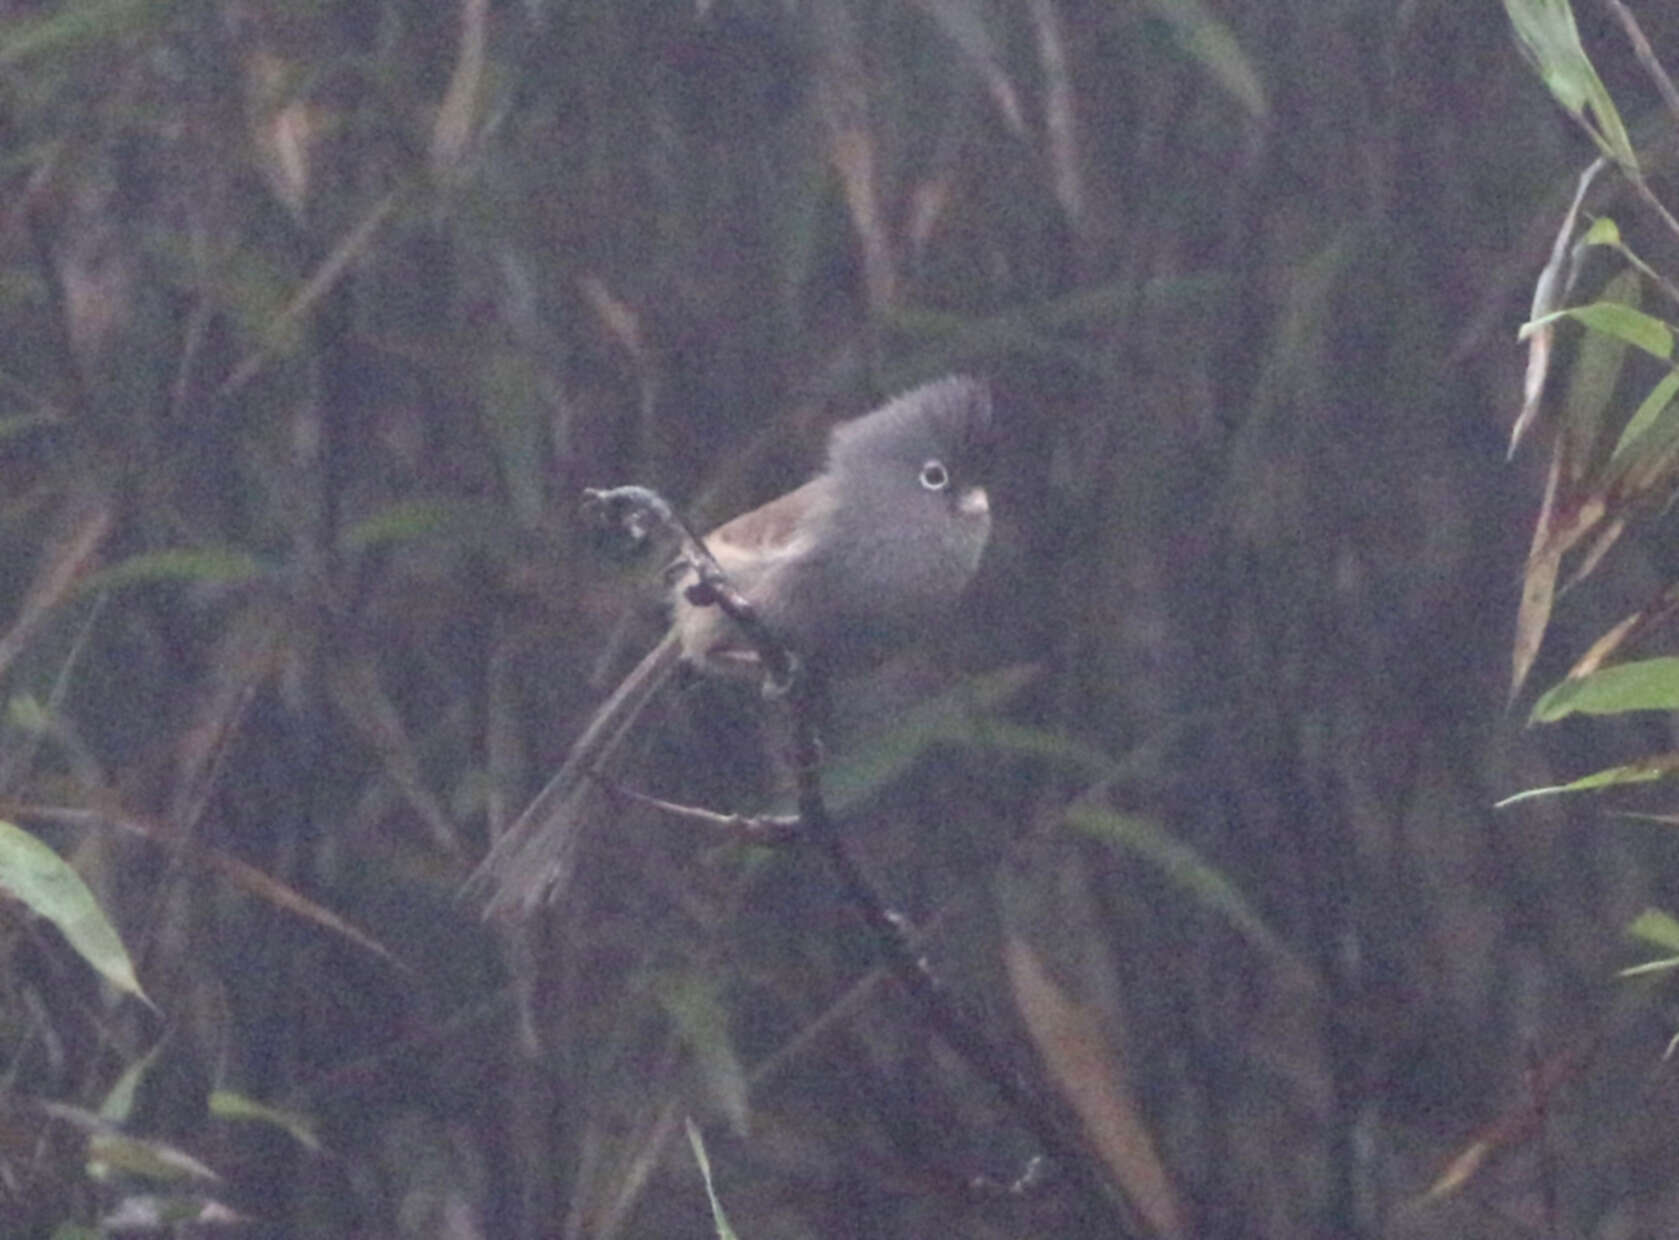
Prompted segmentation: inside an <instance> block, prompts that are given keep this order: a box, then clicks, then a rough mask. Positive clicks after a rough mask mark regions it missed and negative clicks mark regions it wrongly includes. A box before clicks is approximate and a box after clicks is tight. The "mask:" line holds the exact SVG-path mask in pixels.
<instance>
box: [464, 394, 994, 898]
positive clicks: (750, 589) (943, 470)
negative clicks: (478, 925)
mask: <svg viewBox="0 0 1679 1240" xmlns="http://www.w3.org/2000/svg"><path fill="white" fill-rule="evenodd" d="M993 443H994V417H993V409H992V396H991V389H990V386H989V384H988V383H986V382H985V381H984V380H981V379H977V378H974V377H971V376H966V375H951V376H947V377H945V378H941V379H937V380H934V381H932V382H929V383H925V384H923V385H921V386H919V387H916V388H913V389H911V390H909V391H907V392H904V393H902V394H901V395H898V396H896V397H894V398H893V399H891V400H888V401H887V402H886V403H884V404H883V405H881V406H880V407H878V408H876V409H874V410H873V411H872V412H870V413H867V414H864V415H863V416H861V417H858V418H855V419H853V420H851V421H848V422H843V423H840V424H839V425H837V426H836V427H834V429H833V430H832V431H831V432H830V434H829V438H828V445H827V455H826V461H825V464H824V467H823V468H822V470H821V471H820V472H818V473H817V474H816V475H815V476H814V477H812V478H811V479H810V480H809V481H807V482H805V483H804V484H803V485H802V486H799V487H797V488H795V489H794V490H792V491H789V492H787V493H786V494H784V495H781V496H779V497H777V498H776V499H772V500H770V501H769V502H768V503H766V504H764V505H762V506H761V507H758V508H755V509H752V510H751V511H749V512H746V513H743V514H741V515H740V516H737V517H735V518H733V519H732V520H729V521H727V522H725V523H724V524H722V525H720V526H718V527H717V528H716V529H714V530H712V531H711V532H710V533H709V534H707V535H706V536H705V537H704V543H705V546H706V549H707V550H708V551H709V552H710V553H711V555H712V557H713V558H714V559H715V560H716V562H717V565H718V566H719V567H720V568H721V569H722V571H723V573H724V575H725V576H726V577H727V579H728V581H729V583H730V584H731V585H732V586H733V587H734V589H735V590H736V591H738V592H739V593H740V595H741V596H743V597H744V598H745V599H746V601H747V602H749V603H750V604H751V605H752V607H753V610H754V611H755V612H756V614H757V616H758V619H759V621H760V622H761V623H762V624H763V626H764V628H765V630H766V631H767V632H768V633H769V635H771V636H772V637H773V638H774V639H775V640H776V641H777V642H779V643H781V644H783V645H784V646H785V647H786V649H787V650H788V651H789V652H790V653H791V654H792V655H793V656H794V657H795V658H796V659H797V660H799V661H800V663H801V664H803V665H805V673H806V674H818V675H821V676H823V677H824V678H828V677H833V678H845V677H848V676H855V675H859V674H862V673H865V672H867V671H869V670H870V669H872V668H874V667H876V666H878V665H879V664H880V663H882V662H883V661H885V660H886V659H887V658H889V657H890V656H891V655H893V654H894V653H896V652H897V651H899V650H901V649H903V648H904V647H906V646H908V645H910V644H913V643H914V642H915V641H916V640H917V639H918V638H920V637H922V636H923V635H924V634H925V633H926V632H927V631H928V628H929V626H931V625H935V624H937V623H939V622H940V621H942V620H945V619H948V618H949V617H950V616H951V614H952V613H953V612H954V611H955V610H956V608H957V606H958V604H959V602H960V599H961V597H962V594H963V591H964V589H965V587H966V586H967V585H968V583H969V582H970V581H971V580H972V579H973V577H974V575H975V574H976V573H977V571H978V569H979V565H980V561H981V558H982V557H983V555H984V552H985V548H986V545H987V543H988V542H989V540H990V535H991V504H990V497H989V493H988V491H987V490H986V487H985V484H984V478H983V476H982V475H983V474H984V473H985V472H986V467H987V464H988V460H989V457H990V448H991V446H992V445H993ZM670 576H671V580H672V586H671V613H672V621H671V624H670V627H669V629H668V630H667V632H666V633H665V635H664V637H663V638H661V639H660V641H659V642H658V644H657V645H655V646H654V647H653V648H652V649H651V650H650V651H649V652H648V653H647V654H646V656H644V657H643V658H642V660H641V661H640V662H639V663H638V664H637V665H636V667H635V668H634V670H632V671H631V672H630V673H629V675H627V676H626V677H625V678H624V680H623V681H622V682H621V683H620V684H619V686H618V687H617V688H616V689H615V690H614V691H613V692H612V693H611V694H610V695H609V696H608V697H607V699H606V701H605V702H604V703H603V704H602V705H601V706H600V707H599V708H597V710H596V711H595V713H594V715H593V717H592V718H591V719H590V721H589V723H588V725H587V726H586V727H585V728H584V729H583V731H582V733H581V734H580V735H579V736H578V738H577V740H576V741H575V742H574V743H573V745H572V747H571V750H570V752H569V754H568V755H567V757H566V760H565V762H564V764H563V765H562V766H561V767H560V769H559V771H558V772H556V773H555V774H554V776H553V777H552V778H551V779H550V780H549V781H548V783H547V784H546V785H545V786H544V787H543V788H542V790H541V791H540V792H539V793H538V794H537V795H536V797H535V799H533V800H532V801H531V803H530V805H529V806H528V807H527V808H526V809H525V810H524V812H523V813H521V814H520V815H519V817H518V818H517V819H516V820H515V821H514V823H513V824H512V825H511V826H510V827H509V828H508V829H507V830H506V831H505V832H504V833H503V834H502V835H501V836H500V837H499V838H498V839H497V840H496V841H495V842H494V843H493V844H492V846H491V847H490V849H489V851H488V853H487V854H486V856H485V858H484V860H483V861H482V862H481V863H480V865H479V866H478V868H477V869H476V870H475V871H474V872H473V874H472V876H471V877H470V878H469V879H468V880H467V883H466V885H465V887H464V888H463V891H464V893H465V894H466V895H467V897H468V898H469V899H479V900H481V901H482V903H483V912H484V915H485V917H487V918H492V919H500V920H509V921H521V920H524V919H526V918H529V917H531V916H532V915H534V914H536V913H537V912H538V911H539V910H540V909H541V907H542V906H543V905H544V904H546V903H548V902H549V901H551V900H552V899H554V898H556V897H557V896H558V894H559V893H560V892H562V891H563V890H564V888H565V885H566V882H567V880H568V879H569V878H570V876H571V873H572V871H573V869H574V867H575V864H576V859H577V853H578V848H579V844H580V841H581V839H582V838H583V837H584V835H585V834H586V833H587V831H588V830H589V829H590V827H591V826H592V825H593V823H594V821H595V820H596V819H597V818H599V817H601V816H602V811H603V806H604V790H603V788H602V787H601V785H600V781H599V778H598V777H599V776H601V775H602V773H603V772H604V770H605V768H606V765H607V764H608V763H609V762H610V761H611V759H612V757H613V755H614V754H615V753H616V752H617V751H618V749H619V748H620V746H621V745H622V744H623V743H624V741H625V739H626V737H628V735H629V734H630V732H631V731H632V730H633V729H634V727H635V726H636V723H637V721H638V720H639V718H640V717H641V715H642V712H643V711H644V710H645V709H646V708H647V706H648V704H649V703H650V702H652V701H653V700H654V698H656V697H657V696H658V695H659V693H660V692H661V691H662V690H663V689H664V688H665V687H666V686H667V685H668V684H670V683H671V682H672V681H673V680H674V679H675V678H676V676H675V674H676V673H677V671H678V670H679V669H683V668H686V669H687V670H688V671H689V672H691V673H699V674H702V675H713V676H730V677H741V676H751V675H761V674H762V671H763V669H762V668H761V666H760V661H759V659H758V656H757V653H756V650H755V648H754V647H753V646H752V644H751V643H750V642H749V641H748V640H747V639H746V636H745V634H744V633H743V632H742V631H741V629H740V627H739V626H738V625H737V624H736V623H735V621H734V620H732V619H731V618H730V617H729V616H728V615H727V614H726V613H725V612H724V611H723V609H722V608H720V607H718V606H715V605H713V604H710V603H707V602H704V601H703V600H702V601H695V599H694V598H693V597H690V593H691V587H692V586H693V585H694V583H695V582H696V580H697V575H696V573H695V571H694V569H693V567H692V566H691V565H688V564H685V563H681V562H678V563H677V564H675V565H673V566H672V571H671V573H670Z"/></svg>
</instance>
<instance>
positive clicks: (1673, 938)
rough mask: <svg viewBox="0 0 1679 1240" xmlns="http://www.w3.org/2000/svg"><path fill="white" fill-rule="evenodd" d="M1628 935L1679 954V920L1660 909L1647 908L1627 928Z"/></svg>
mask: <svg viewBox="0 0 1679 1240" xmlns="http://www.w3.org/2000/svg"><path fill="white" fill-rule="evenodd" d="M1626 932H1627V934H1628V935H1629V936H1630V937H1632V938H1635V939H1642V940H1643V941H1644V942H1646V943H1648V944H1650V946H1652V947H1660V948H1663V949H1665V950H1667V951H1670V952H1679V919H1676V918H1675V917H1674V916H1673V915H1672V914H1671V913H1664V912H1662V911H1661V909H1659V908H1647V909H1645V910H1644V911H1643V912H1642V913H1640V914H1639V915H1638V916H1637V917H1634V918H1633V919H1632V922H1631V923H1630V924H1629V925H1628V926H1627V931H1626Z"/></svg>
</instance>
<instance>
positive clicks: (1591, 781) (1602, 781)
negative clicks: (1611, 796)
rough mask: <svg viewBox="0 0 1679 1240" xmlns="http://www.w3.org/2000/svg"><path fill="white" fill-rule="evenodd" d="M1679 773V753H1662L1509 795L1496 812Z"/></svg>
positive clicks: (1642, 782)
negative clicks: (1552, 798) (1555, 797)
mask: <svg viewBox="0 0 1679 1240" xmlns="http://www.w3.org/2000/svg"><path fill="white" fill-rule="evenodd" d="M1676 771H1679V754H1663V755H1661V756H1659V757H1653V758H1643V759H1640V760H1639V761H1637V762H1629V763H1626V764H1625V765H1622V766H1611V767H1608V768H1607V769H1605V770H1601V771H1596V772H1593V773H1592V774H1590V775H1582V776H1581V777H1580V778H1579V779H1576V780H1573V781H1572V782H1570V783H1566V784H1552V785H1550V786H1549V787H1545V788H1528V789H1525V790H1523V791H1521V792H1518V793H1515V794H1514V795H1513V796H1507V797H1505V798H1504V799H1503V800H1502V801H1499V802H1498V803H1496V804H1495V805H1494V806H1493V808H1494V809H1503V808H1505V807H1506V806H1509V805H1515V804H1516V803H1517V802H1519V801H1532V800H1535V799H1537V798H1539V797H1554V796H1558V795H1560V794H1562V793H1565V792H1590V791H1591V790H1592V789H1594V788H1613V787H1615V786H1616V785H1618V784H1647V783H1649V782H1651V781H1652V780H1656V779H1661V778H1662V777H1663V776H1665V775H1672V774H1673V773H1674V772H1676Z"/></svg>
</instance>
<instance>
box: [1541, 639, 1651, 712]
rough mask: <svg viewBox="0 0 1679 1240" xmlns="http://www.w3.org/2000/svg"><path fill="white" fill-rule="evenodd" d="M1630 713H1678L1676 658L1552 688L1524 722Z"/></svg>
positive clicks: (1623, 666) (1607, 669)
mask: <svg viewBox="0 0 1679 1240" xmlns="http://www.w3.org/2000/svg"><path fill="white" fill-rule="evenodd" d="M1631 710H1679V658H1674V657H1672V656H1665V657H1663V658H1659V659H1642V660H1640V661H1638V662H1636V663H1620V664H1617V665H1616V666H1614V667H1604V668H1599V669H1598V670H1597V671H1595V672H1592V673H1591V674H1590V675H1587V676H1580V677H1576V678H1574V679H1572V680H1565V681H1563V682H1562V683H1561V684H1559V685H1553V686H1552V687H1551V688H1550V689H1548V690H1547V691H1546V692H1545V693H1544V694H1543V695H1542V696H1541V697H1540V699H1539V700H1538V701H1537V702H1535V703H1534V704H1533V713H1532V714H1531V715H1529V716H1528V722H1529V723H1554V722H1555V721H1556V720H1558V719H1564V718H1567V717H1568V716H1569V715H1575V714H1579V715H1620V714H1625V713H1626V712H1627V711H1631Z"/></svg>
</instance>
